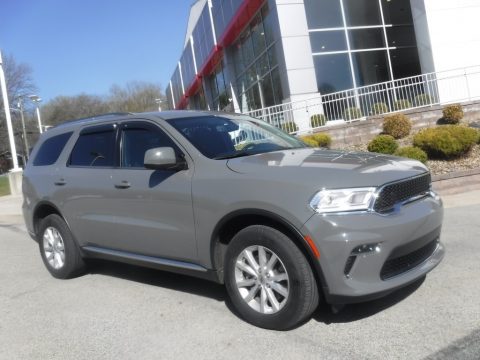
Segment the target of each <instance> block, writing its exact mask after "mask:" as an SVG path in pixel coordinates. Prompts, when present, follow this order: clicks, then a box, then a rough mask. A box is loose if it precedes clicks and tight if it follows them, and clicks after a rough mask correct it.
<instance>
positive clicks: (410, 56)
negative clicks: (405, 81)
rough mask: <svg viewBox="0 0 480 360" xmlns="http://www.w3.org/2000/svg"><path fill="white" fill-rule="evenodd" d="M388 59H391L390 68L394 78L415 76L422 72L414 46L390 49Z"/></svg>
mask: <svg viewBox="0 0 480 360" xmlns="http://www.w3.org/2000/svg"><path fill="white" fill-rule="evenodd" d="M390 59H391V61H392V70H393V76H394V77H395V79H401V78H405V77H409V76H415V75H419V74H421V73H422V70H421V67H420V60H419V58H418V50H417V48H416V47H413V48H400V49H396V50H390Z"/></svg>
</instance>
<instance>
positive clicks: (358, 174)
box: [227, 148, 428, 188]
mask: <svg viewBox="0 0 480 360" xmlns="http://www.w3.org/2000/svg"><path fill="white" fill-rule="evenodd" d="M227 166H228V168H229V169H230V170H232V171H235V172H237V173H241V174H255V175H258V176H261V177H262V178H265V177H267V178H268V177H272V180H283V181H293V182H303V183H312V185H315V186H317V187H318V186H320V187H328V188H341V187H359V186H380V185H383V184H385V183H388V182H392V181H396V180H399V179H404V178H408V177H413V176H417V175H420V174H423V173H425V172H427V171H428V169H427V168H426V167H425V166H424V165H423V164H422V163H420V162H418V161H416V160H411V159H405V158H399V157H394V156H388V155H382V154H376V153H365V152H347V151H336V150H327V149H325V150H324V149H309V148H305V149H292V150H284V151H275V152H270V153H264V154H257V155H252V156H246V157H240V158H234V159H230V160H228V162H227Z"/></svg>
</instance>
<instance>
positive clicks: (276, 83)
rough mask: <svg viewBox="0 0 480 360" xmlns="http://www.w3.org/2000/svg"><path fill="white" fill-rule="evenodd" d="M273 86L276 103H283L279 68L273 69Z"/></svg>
mask: <svg viewBox="0 0 480 360" xmlns="http://www.w3.org/2000/svg"><path fill="white" fill-rule="evenodd" d="M271 76H272V88H273V95H274V96H275V104H281V103H282V101H283V91H282V83H281V82H280V72H279V71H278V68H276V69H275V70H273V71H272V73H271Z"/></svg>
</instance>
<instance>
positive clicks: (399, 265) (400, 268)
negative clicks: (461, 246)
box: [380, 239, 438, 280]
mask: <svg viewBox="0 0 480 360" xmlns="http://www.w3.org/2000/svg"><path fill="white" fill-rule="evenodd" d="M437 244H438V240H437V239H435V240H433V241H431V242H429V243H428V244H426V245H424V246H422V247H421V248H420V249H417V250H415V251H412V252H411V253H408V254H406V255H403V256H400V257H397V258H393V259H389V260H387V261H386V262H385V264H383V267H382V270H381V271H380V277H381V279H382V280H387V279H389V278H391V277H394V276H397V275H400V274H402V273H404V272H406V271H408V270H411V269H413V268H414V267H416V266H418V265H420V264H421V263H423V262H424V261H425V260H427V259H428V258H429V257H430V256H431V255H432V254H433V252H434V251H435V249H436V248H437ZM393 256H395V255H393Z"/></svg>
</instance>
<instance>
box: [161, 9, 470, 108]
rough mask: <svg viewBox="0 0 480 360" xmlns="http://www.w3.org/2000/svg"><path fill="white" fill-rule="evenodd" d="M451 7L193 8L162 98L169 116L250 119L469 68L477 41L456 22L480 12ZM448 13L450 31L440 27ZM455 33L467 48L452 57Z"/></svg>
mask: <svg viewBox="0 0 480 360" xmlns="http://www.w3.org/2000/svg"><path fill="white" fill-rule="evenodd" d="M454 3H455V4H452V2H451V1H447V0H296V1H286V0H198V1H196V2H194V3H193V4H192V8H191V12H190V16H189V20H188V24H187V34H186V38H185V43H184V44H185V46H184V50H183V53H182V54H181V55H180V58H179V61H178V63H177V65H176V67H175V69H174V71H173V75H172V78H171V80H170V83H169V84H168V87H167V89H166V93H167V97H168V102H169V105H170V108H172V109H186V108H190V109H211V110H228V111H241V112H248V111H251V110H256V109H263V108H268V107H271V106H273V105H278V104H282V103H286V102H294V101H299V100H305V99H312V98H315V97H318V98H320V97H321V96H322V95H326V94H331V93H335V92H339V91H344V90H348V89H355V88H359V87H363V86H368V85H372V84H378V83H383V82H388V81H392V80H396V79H403V78H407V77H410V76H415V75H420V74H423V73H428V72H434V71H443V70H449V69H453V68H458V67H462V66H469V65H474V64H473V63H472V64H470V63H468V62H469V61H476V62H478V60H471V56H472V55H479V54H478V51H479V50H478V49H479V46H478V45H480V32H478V31H476V32H475V31H473V32H468V35H466V34H465V33H464V32H465V30H466V28H465V27H466V26H467V27H468V26H470V25H468V24H467V25H466V24H464V23H463V22H462V21H461V20H459V18H457V17H456V16H455V14H457V16H464V17H465V16H472V20H473V18H475V16H477V17H478V16H479V15H480V4H479V2H478V1H476V0H459V1H457V2H454ZM445 14H447V15H449V23H450V24H452V23H455V24H456V26H445V23H443V24H442V21H441V20H442V19H443V18H442V16H443V17H444V16H445ZM471 14H474V16H473V15H471ZM475 14H476V15H475ZM452 16H453V18H452ZM472 27H473V24H472ZM456 32H457V34H456V36H458V37H460V38H462V39H465V37H466V36H467V38H468V39H469V41H470V43H471V45H468V46H467V45H465V46H464V47H462V48H461V49H458V48H457V49H456V50H457V51H458V56H452V55H449V54H448V52H447V51H446V49H447V48H448V46H450V44H448V43H446V42H442V39H444V38H450V39H452V38H454V36H455V33H456ZM462 54H463V56H462ZM476 59H478V57H477V58H476ZM475 65H476V63H475Z"/></svg>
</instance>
